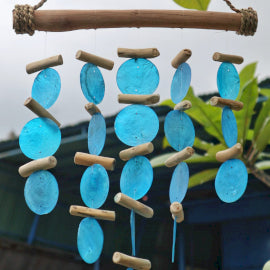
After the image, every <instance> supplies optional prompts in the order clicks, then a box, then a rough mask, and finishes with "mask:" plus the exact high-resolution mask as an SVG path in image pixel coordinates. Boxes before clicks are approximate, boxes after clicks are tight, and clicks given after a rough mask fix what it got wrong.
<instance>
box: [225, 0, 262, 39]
mask: <svg viewBox="0 0 270 270" xmlns="http://www.w3.org/2000/svg"><path fill="white" fill-rule="evenodd" d="M224 1H225V2H226V4H227V5H228V6H229V7H230V9H231V10H232V11H234V12H236V13H241V15H242V17H241V26H240V29H239V31H238V32H237V34H238V35H244V36H253V35H254V34H255V32H256V30H257V26H258V16H257V12H256V11H255V10H254V9H253V8H251V7H249V8H248V9H241V10H239V9H237V8H236V7H235V6H234V5H233V4H232V3H231V2H230V1H229V0H224Z"/></svg>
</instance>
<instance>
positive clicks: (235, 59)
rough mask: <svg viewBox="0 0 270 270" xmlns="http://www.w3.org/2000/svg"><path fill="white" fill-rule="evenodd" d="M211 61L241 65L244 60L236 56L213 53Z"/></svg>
mask: <svg viewBox="0 0 270 270" xmlns="http://www.w3.org/2000/svg"><path fill="white" fill-rule="evenodd" d="M213 60H214V61H218V62H230V63H233V64H242V63H243V61H244V58H243V57H242V56H238V55H232V54H223V53H219V52H215V53H214V54H213Z"/></svg>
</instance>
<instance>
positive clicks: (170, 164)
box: [165, 146, 195, 168]
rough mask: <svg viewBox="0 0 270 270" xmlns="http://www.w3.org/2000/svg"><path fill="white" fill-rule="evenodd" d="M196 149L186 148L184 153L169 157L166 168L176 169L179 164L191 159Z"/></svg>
mask: <svg viewBox="0 0 270 270" xmlns="http://www.w3.org/2000/svg"><path fill="white" fill-rule="evenodd" d="M194 152H195V151H194V149H193V148H192V147H189V146H188V147H186V148H185V149H183V150H182V151H180V152H178V153H176V154H174V155H172V156H171V157H169V158H168V159H167V160H166V161H165V166H166V167H168V168H170V167H174V166H176V165H177V164H179V163H180V162H182V161H184V160H186V159H188V158H190V157H191V156H192V155H193V154H194Z"/></svg>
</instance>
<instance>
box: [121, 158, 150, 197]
mask: <svg viewBox="0 0 270 270" xmlns="http://www.w3.org/2000/svg"><path fill="white" fill-rule="evenodd" d="M152 182H153V168H152V166H151V164H150V162H149V160H148V159H147V158H146V157H143V156H136V157H134V158H132V159H130V160H129V161H128V162H127V163H126V164H125V166H124V168H123V171H122V174H121V179H120V189H121V192H122V193H124V194H126V195H127V196H129V197H131V198H132V199H134V200H139V199H141V198H142V197H143V196H144V195H145V194H146V193H147V192H148V190H149V189H150V187H151V185H152Z"/></svg>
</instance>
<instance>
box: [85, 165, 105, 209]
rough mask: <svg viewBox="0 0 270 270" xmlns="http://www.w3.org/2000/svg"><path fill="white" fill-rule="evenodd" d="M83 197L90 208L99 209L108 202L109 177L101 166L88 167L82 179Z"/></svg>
mask: <svg viewBox="0 0 270 270" xmlns="http://www.w3.org/2000/svg"><path fill="white" fill-rule="evenodd" d="M80 191H81V197H82V200H83V202H84V203H85V204H86V205H87V206H88V207H90V208H99V207H101V206H102V204H103V203H104V202H105V201H106V198H107V196H108V192H109V177H108V174H107V172H106V170H105V169H104V168H103V167H102V166H101V165H99V164H94V165H93V166H90V167H88V168H87V169H86V170H85V172H84V174H83V176H82V179H81V184H80Z"/></svg>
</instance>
